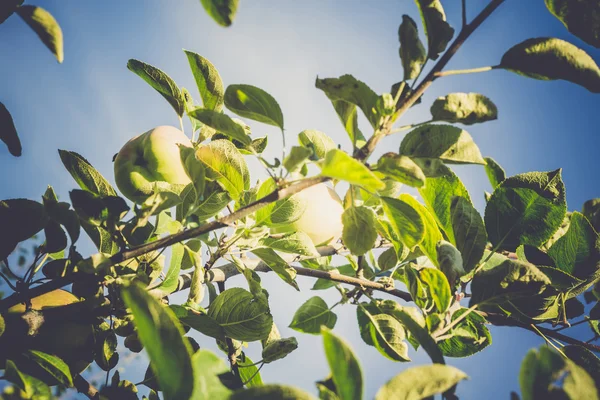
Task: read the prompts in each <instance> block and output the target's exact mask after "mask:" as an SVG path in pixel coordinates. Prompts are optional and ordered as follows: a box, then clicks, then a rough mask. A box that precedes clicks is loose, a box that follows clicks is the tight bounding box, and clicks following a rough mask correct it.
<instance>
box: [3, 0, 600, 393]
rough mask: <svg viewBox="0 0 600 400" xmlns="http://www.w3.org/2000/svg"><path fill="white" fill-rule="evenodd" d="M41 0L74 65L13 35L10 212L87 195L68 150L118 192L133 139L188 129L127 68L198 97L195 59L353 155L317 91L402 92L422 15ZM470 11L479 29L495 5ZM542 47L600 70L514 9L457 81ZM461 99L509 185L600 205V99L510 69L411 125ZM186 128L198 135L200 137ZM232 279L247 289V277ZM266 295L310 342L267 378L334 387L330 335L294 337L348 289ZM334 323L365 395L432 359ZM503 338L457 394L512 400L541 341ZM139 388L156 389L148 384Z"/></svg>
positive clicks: (272, 147)
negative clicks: (313, 309) (403, 51)
mask: <svg viewBox="0 0 600 400" xmlns="http://www.w3.org/2000/svg"><path fill="white" fill-rule="evenodd" d="M27 3H29V2H27ZM38 3H39V5H41V6H43V7H45V8H46V9H48V10H49V11H50V12H51V13H52V14H53V15H54V16H55V17H56V19H57V20H58V21H59V23H60V25H61V27H62V29H63V33H64V36H65V61H64V63H63V64H62V65H59V64H57V63H56V61H55V60H54V59H53V56H52V55H51V54H50V53H49V52H48V50H47V49H46V48H44V47H43V45H42V44H41V43H40V41H39V40H38V38H37V37H36V36H35V34H34V33H33V32H32V31H31V30H30V29H29V28H28V27H27V26H26V25H25V24H24V23H23V21H22V20H20V18H18V17H17V16H13V17H11V18H10V19H9V20H7V21H6V22H5V23H4V24H2V25H0V54H2V62H1V63H0V77H1V78H0V101H2V102H3V103H4V104H5V105H6V107H7V108H8V109H9V110H10V112H11V113H12V116H13V118H14V120H15V124H16V126H17V129H18V131H19V134H20V137H21V141H22V144H23V156H22V157H20V158H13V157H12V156H10V155H9V154H8V151H7V150H6V149H5V148H4V147H2V146H0V198H2V199H6V198H17V197H26V198H34V199H39V198H40V197H41V195H42V193H43V192H44V190H45V188H46V185H52V186H53V187H54V189H55V190H56V192H57V193H58V194H59V196H60V197H61V198H63V199H68V191H69V190H71V189H74V188H76V184H75V182H74V181H73V180H72V178H71V177H70V175H69V174H68V172H67V171H66V170H65V169H64V168H63V166H62V164H61V162H60V159H59V157H58V153H57V149H66V150H72V151H76V152H78V153H80V154H81V155H83V156H84V157H86V158H87V159H88V160H89V161H90V162H91V163H92V164H93V165H94V166H95V167H96V168H97V169H98V170H99V171H100V172H101V173H102V174H103V175H104V176H105V177H106V178H107V179H108V180H109V181H111V182H113V183H114V176H113V172H112V163H111V159H112V156H113V155H114V154H115V153H116V152H118V150H119V149H120V147H121V146H122V145H123V144H124V143H125V142H126V141H127V140H128V139H129V138H130V137H132V136H134V135H136V134H139V133H142V132H144V131H146V130H148V129H151V128H153V127H155V126H157V125H174V126H177V125H178V121H177V116H176V115H175V113H174V112H173V110H172V109H171V107H170V106H169V105H168V103H166V102H165V101H164V99H163V98H162V97H161V96H160V95H158V94H157V93H155V92H154V91H153V90H152V89H151V88H150V87H149V86H148V85H147V84H145V83H144V82H143V81H142V80H141V79H140V78H138V77H137V76H135V75H134V74H133V73H131V72H130V71H128V70H127V68H126V64H127V60H128V59H130V58H136V59H139V60H142V61H145V62H147V63H150V64H152V65H155V66H157V67H159V68H161V69H163V70H164V71H165V72H167V73H168V74H170V76H171V77H172V78H173V79H175V81H176V82H177V83H178V84H179V85H180V86H185V87H187V88H188V89H190V92H191V93H192V95H193V96H194V97H195V98H196V99H198V98H199V96H198V94H197V89H196V87H195V84H194V81H193V78H192V74H191V72H190V70H189V67H188V63H187V59H186V57H185V55H184V53H183V51H182V49H189V50H192V51H195V52H197V53H199V54H201V55H203V56H205V57H206V58H208V59H209V60H211V62H212V63H213V64H214V65H215V66H216V67H217V69H218V70H219V72H220V74H221V77H222V78H223V81H224V83H225V84H226V85H227V84H233V83H247V84H251V85H255V86H258V87H260V88H263V89H265V90H266V91H268V92H269V93H271V94H272V95H273V96H274V97H275V98H276V99H277V100H278V102H279V104H280V106H281V108H282V110H283V113H284V118H285V125H286V135H287V138H288V145H289V144H290V143H294V142H296V135H297V134H298V133H299V132H300V131H302V130H304V129H318V130H321V131H323V132H326V133H328V134H329V135H330V136H331V137H333V138H334V140H336V142H338V143H341V144H342V146H343V148H344V149H346V150H348V149H350V141H349V140H348V138H347V136H346V135H345V132H344V130H343V128H342V126H341V124H340V123H339V121H338V118H337V116H336V115H335V112H334V111H333V108H332V106H331V104H330V102H329V101H328V99H327V98H326V96H325V95H324V94H323V93H322V92H321V91H319V90H317V89H316V88H315V87H314V81H315V78H316V77H317V76H319V77H338V76H340V75H343V74H346V73H350V74H352V75H354V76H355V77H356V78H358V79H360V80H362V81H364V82H366V83H367V84H368V85H369V86H370V87H371V88H373V89H374V90H375V91H376V92H378V93H383V92H388V91H389V90H390V86H391V85H392V84H393V83H395V82H398V81H399V80H401V77H402V68H401V64H400V59H399V57H398V47H399V45H398V38H397V30H398V26H399V24H400V22H401V20H402V14H409V15H411V16H412V17H413V19H415V20H417V21H419V16H418V11H417V9H416V6H415V5H414V2H413V1H409V0H402V1H399V0H395V1H392V0H378V1H358V0H330V1H319V0H310V1H309V0H306V1H274V0H271V1H267V0H255V1H247V0H242V1H241V4H240V7H239V11H238V15H237V17H236V19H235V22H234V24H233V26H232V27H230V28H228V29H225V28H222V27H219V26H217V25H216V23H214V22H213V21H212V20H210V19H209V17H208V16H207V15H206V14H205V12H204V10H203V9H202V7H201V5H200V4H199V1H198V0H179V1H160V0H144V1H141V0H137V1H133V0H131V1H116V0H110V1H94V2H92V1H84V2H76V1H58V0H43V1H42V0H39V2H38ZM443 3H444V5H445V7H446V11H447V14H448V19H449V21H450V23H451V24H452V25H453V26H454V27H455V28H459V27H460V7H459V5H460V2H459V1H458V0H445V1H443ZM467 3H468V7H469V12H468V15H469V18H472V17H473V16H474V15H475V14H476V13H477V12H478V11H479V10H481V9H482V8H483V7H484V6H485V4H487V0H486V1H484V0H469V1H468V2H467ZM419 23H420V21H419ZM420 31H421V32H422V28H421V27H420ZM540 36H553V37H558V38H562V39H566V40H569V41H571V42H572V43H574V44H576V45H577V46H579V47H581V48H583V49H585V50H586V51H587V52H588V53H589V54H590V55H591V56H592V57H593V58H594V59H595V60H596V62H599V61H600V51H598V50H597V49H594V48H593V47H591V46H589V45H586V44H585V43H584V42H582V41H581V40H579V39H577V38H576V37H574V36H572V35H570V34H569V33H568V32H567V31H566V30H565V29H564V27H563V26H562V25H561V23H560V22H559V21H558V20H556V19H555V18H554V17H553V16H552V15H551V14H550V13H549V12H548V11H547V10H546V8H545V6H544V2H543V1H542V0H508V1H506V3H505V4H503V5H502V6H501V7H500V8H499V9H498V11H497V12H496V13H495V14H494V15H493V16H492V17H491V18H490V19H489V20H488V21H486V22H485V23H484V25H483V26H482V27H481V28H480V29H479V30H478V31H477V32H476V33H475V34H474V35H473V36H472V37H471V38H470V39H469V40H468V41H467V43H466V44H465V45H464V46H463V47H462V48H461V50H460V51H459V53H458V54H457V56H456V57H454V59H453V60H452V61H451V63H450V64H449V65H448V67H447V68H449V69H459V68H460V69H462V68H474V67H481V66H488V65H495V64H497V63H498V62H499V61H500V58H501V56H502V54H503V53H504V52H505V51H506V50H508V49H509V48H510V47H511V46H513V45H515V44H517V43H519V42H521V41H522V40H524V39H527V38H531V37H540ZM429 66H431V64H430V65H429ZM457 91H462V92H479V93H482V94H484V95H486V96H488V97H490V98H491V99H492V100H493V101H494V102H495V104H496V105H497V106H498V109H499V119H498V120H497V121H493V122H488V123H485V124H482V125H475V126H470V127H468V128H467V130H468V131H469V132H470V133H471V134H472V136H473V137H474V139H475V141H476V143H477V144H478V145H479V147H480V149H481V151H482V153H483V154H484V156H491V157H493V158H495V159H496V160H497V161H498V162H499V163H500V164H501V165H502V166H503V167H504V168H505V169H506V172H507V174H508V175H514V174H517V173H521V172H527V171H548V170H553V169H556V168H559V167H562V168H563V179H564V181H565V183H566V187H567V201H568V206H569V209H571V210H579V209H581V205H582V204H583V202H584V201H585V200H587V199H589V198H592V197H600V174H598V173H597V158H596V157H597V153H598V149H599V148H600V140H599V139H598V134H599V133H600V132H598V123H597V117H594V115H595V114H596V113H597V112H598V110H600V96H598V95H594V94H592V93H590V92H588V91H587V90H586V89H584V88H582V87H579V86H576V85H573V84H569V83H566V82H562V81H554V82H543V81H537V80H532V79H527V78H524V77H521V76H518V75H515V74H512V73H510V72H506V71H492V72H487V73H483V74H476V75H467V76H454V77H447V78H443V79H439V80H438V81H436V82H435V84H434V85H433V86H432V87H431V89H430V90H429V91H428V92H427V93H426V95H425V96H424V98H423V102H422V104H421V105H420V106H418V107H415V108H414V109H413V110H411V112H410V113H409V115H407V116H406V117H404V118H403V120H402V121H401V123H402V124H404V123H412V122H420V121H424V120H426V119H428V118H429V106H430V104H431V103H432V101H433V100H434V99H435V98H436V97H437V96H442V95H445V94H447V93H451V92H457ZM362 122H364V120H363V121H362ZM250 125H251V127H252V129H253V134H254V136H256V137H258V136H263V135H265V134H266V135H269V148H268V152H267V155H270V156H271V157H273V156H276V155H278V154H279V153H280V146H281V140H280V135H279V133H278V131H277V130H276V129H275V128H272V127H270V126H267V125H264V124H259V123H250ZM363 127H364V129H363V131H364V132H365V134H366V133H367V132H368V130H367V129H366V126H365V125H364V124H363ZM186 129H187V130H188V133H189V125H186ZM400 140H401V136H399V135H396V136H392V137H390V138H387V139H386V140H385V141H384V142H383V143H382V144H381V145H380V152H384V151H390V150H393V151H397V148H398V146H399V143H400ZM250 165H251V166H252V167H253V170H252V173H253V180H256V179H258V178H261V177H262V171H261V170H260V169H259V168H258V167H257V165H256V164H255V163H250ZM456 171H457V172H458V173H459V175H460V177H461V178H462V179H463V181H464V183H465V184H466V185H467V187H468V188H469V190H470V191H471V195H472V197H473V199H474V201H475V203H476V206H477V207H478V208H479V209H480V210H483V207H484V200H483V191H484V190H488V191H489V190H490V189H491V188H490V186H489V184H488V182H487V178H486V177H485V173H484V170H483V168H482V167H461V168H457V169H456ZM78 248H79V249H80V251H82V252H83V253H85V254H90V253H91V252H92V251H93V250H92V248H91V246H89V244H88V245H83V244H82V245H80V246H78ZM232 282H233V283H237V284H242V283H243V282H242V281H241V280H239V279H236V280H233V281H232ZM263 282H264V284H265V286H266V287H267V288H269V290H270V293H271V307H272V311H273V315H274V318H275V321H276V323H277V324H278V326H279V327H280V329H281V333H282V335H283V336H284V337H288V336H292V335H293V336H296V337H297V338H298V340H299V344H300V347H299V349H298V350H297V351H295V352H294V353H292V354H291V355H290V356H288V357H287V358H285V359H284V360H282V361H278V362H276V363H274V364H272V365H267V366H265V367H264V368H263V370H262V377H263V380H264V381H265V382H281V383H287V384H293V385H296V386H299V387H302V388H304V389H306V390H308V391H311V392H315V387H314V381H316V380H321V379H323V378H325V377H326V376H327V374H328V367H327V365H326V362H325V357H324V353H323V348H322V343H321V338H320V337H319V336H310V335H304V334H300V333H296V332H294V331H292V330H290V329H288V328H286V326H287V325H288V324H289V323H290V321H291V318H292V315H293V314H294V312H295V311H296V309H297V308H298V307H299V306H300V305H301V304H302V303H303V302H304V301H306V299H308V298H309V297H311V296H312V295H315V294H318V295H322V296H323V297H324V298H325V300H326V301H327V302H328V303H329V304H330V305H331V304H333V303H334V302H335V301H337V296H338V295H337V292H335V289H331V291H330V292H328V293H325V292H318V293H314V292H311V291H310V288H311V287H312V284H313V281H311V280H309V279H305V278H300V279H299V283H300V287H301V289H302V291H301V292H300V293H296V292H293V291H291V290H289V287H288V286H286V285H285V284H283V283H281V282H280V281H278V280H277V279H275V278H273V277H267V276H265V277H264V279H263ZM233 283H232V284H233ZM230 285H231V284H230ZM335 311H336V313H337V314H338V323H337V326H336V328H335V331H336V332H337V333H338V334H340V335H341V336H343V337H344V338H346V339H348V340H349V341H350V342H351V343H352V344H353V346H354V349H355V351H356V354H357V355H358V357H359V359H360V361H361V363H362V367H363V372H364V375H365V380H366V398H370V397H372V396H373V395H374V393H375V392H376V390H377V388H378V387H379V386H381V385H382V384H383V383H385V382H386V381H387V380H388V379H390V378H391V377H393V376H394V375H396V374H397V373H398V372H400V371H402V370H403V369H404V368H406V367H408V366H413V365H418V364H426V363H428V362H429V359H428V357H427V355H426V354H424V353H423V352H422V351H419V352H416V353H415V352H414V351H412V352H411V357H412V358H413V360H414V362H413V363H410V364H401V363H394V362H391V361H389V360H387V359H385V358H384V357H383V356H381V355H380V354H379V353H378V352H377V351H376V350H375V349H374V348H373V347H368V346H366V345H365V344H364V343H362V341H361V339H360V336H359V333H358V327H357V325H356V317H355V308H354V307H352V306H346V307H338V308H336V310H335ZM580 332H582V335H584V336H582V337H581V338H582V339H584V340H587V339H589V337H588V336H589V333H588V332H586V331H585V329H583V330H581V331H580ZM492 334H493V344H492V346H490V347H488V348H487V349H485V350H484V351H483V352H481V353H479V354H477V355H475V356H473V357H470V358H467V359H448V363H449V364H451V365H454V366H457V367H458V368H460V369H462V370H463V371H465V372H466V373H467V374H468V375H469V376H470V377H471V380H469V381H467V382H464V383H461V384H460V385H459V388H458V392H457V393H458V394H459V395H460V397H461V398H464V399H472V398H488V399H507V398H508V396H509V393H510V391H511V390H518V372H517V371H518V369H519V367H520V363H521V360H522V358H523V357H524V356H525V353H526V352H527V350H529V349H530V348H533V347H537V346H539V345H540V344H541V343H542V341H541V340H540V339H539V338H537V337H536V336H534V335H533V334H531V333H529V332H526V331H518V330H517V328H511V329H508V328H492ZM199 342H200V344H201V346H202V347H208V348H214V345H213V344H212V341H211V340H205V339H200V340H199ZM259 347H260V346H258V345H257V344H252V345H251V347H250V349H249V350H248V353H249V355H251V356H252V357H253V358H254V359H258V358H259V357H258V356H259V354H260V348H259ZM144 357H145V356H143V353H142V355H141V356H139V357H137V358H136V360H140V361H139V362H138V361H135V362H133V363H132V364H131V366H130V367H129V368H128V369H127V372H126V373H125V374H123V375H122V376H123V377H125V378H127V379H130V380H132V381H133V382H138V381H140V380H141V376H142V375H143V372H144V370H145V367H146V363H145V361H143V358H144ZM96 371H98V370H96ZM140 390H142V392H144V391H145V389H144V387H140Z"/></svg>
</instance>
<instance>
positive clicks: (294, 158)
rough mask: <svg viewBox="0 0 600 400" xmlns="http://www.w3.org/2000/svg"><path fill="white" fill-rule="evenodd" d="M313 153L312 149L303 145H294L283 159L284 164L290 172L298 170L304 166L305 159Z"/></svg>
mask: <svg viewBox="0 0 600 400" xmlns="http://www.w3.org/2000/svg"><path fill="white" fill-rule="evenodd" d="M312 154H313V151H312V150H311V149H308V148H306V147H302V146H293V147H292V148H291V149H290V153H289V154H288V155H287V157H286V158H284V159H283V166H284V167H285V169H286V170H288V171H289V172H297V171H299V170H300V168H302V166H304V164H305V161H306V160H307V159H308V158H309V157H310V156H311V155H312Z"/></svg>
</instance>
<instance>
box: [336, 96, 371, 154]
mask: <svg viewBox="0 0 600 400" xmlns="http://www.w3.org/2000/svg"><path fill="white" fill-rule="evenodd" d="M331 104H333V108H334V109H335V112H336V113H337V115H338V117H339V119H340V121H341V123H342V125H344V129H345V130H346V133H348V136H349V137H350V141H351V142H352V145H353V147H356V148H361V147H362V146H364V145H365V143H366V140H365V137H364V136H363V134H362V132H361V131H360V129H358V115H357V112H356V105H355V104H352V103H351V102H348V101H344V100H331Z"/></svg>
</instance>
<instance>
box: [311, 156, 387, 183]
mask: <svg viewBox="0 0 600 400" xmlns="http://www.w3.org/2000/svg"><path fill="white" fill-rule="evenodd" d="M321 174H322V175H324V176H328V177H331V178H335V179H340V180H343V181H346V182H348V183H351V184H353V185H357V186H362V187H364V188H365V189H367V190H369V191H371V192H374V191H377V190H379V189H384V188H385V183H384V182H382V181H381V179H379V178H378V177H377V176H375V174H374V173H373V172H371V171H370V170H369V169H368V168H367V167H366V166H365V165H364V164H363V163H361V162H360V161H357V160H356V159H354V158H352V157H351V156H349V155H348V154H347V153H346V152H344V151H342V150H338V149H332V150H330V151H328V152H327V154H326V155H325V160H324V161H323V164H322V165H321Z"/></svg>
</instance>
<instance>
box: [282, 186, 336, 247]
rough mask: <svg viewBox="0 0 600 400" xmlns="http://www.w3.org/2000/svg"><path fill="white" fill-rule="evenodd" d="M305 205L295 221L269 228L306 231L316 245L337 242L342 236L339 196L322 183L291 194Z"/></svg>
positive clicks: (283, 231)
mask: <svg viewBox="0 0 600 400" xmlns="http://www.w3.org/2000/svg"><path fill="white" fill-rule="evenodd" d="M292 198H293V199H294V200H299V202H300V203H302V204H304V205H305V208H304V213H303V214H302V216H301V217H300V218H299V219H297V220H296V221H294V222H292V223H290V224H287V225H285V226H278V227H276V228H274V229H271V232H272V233H290V232H297V231H301V232H304V233H306V234H307V235H308V236H309V237H310V239H311V240H312V241H313V243H314V244H315V245H316V246H319V245H320V246H325V245H328V244H331V243H335V242H337V240H338V239H339V238H340V236H342V229H343V225H342V214H343V213H344V207H343V206H342V200H341V199H340V196H338V194H337V193H336V192H335V190H333V189H332V188H330V187H329V186H327V185H326V184H324V183H319V184H318V185H314V186H311V187H309V188H307V189H304V190H303V191H301V192H299V193H296V194H295V195H293V196H292Z"/></svg>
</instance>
